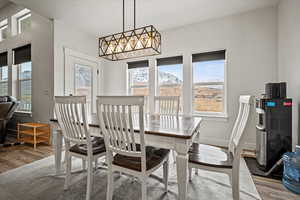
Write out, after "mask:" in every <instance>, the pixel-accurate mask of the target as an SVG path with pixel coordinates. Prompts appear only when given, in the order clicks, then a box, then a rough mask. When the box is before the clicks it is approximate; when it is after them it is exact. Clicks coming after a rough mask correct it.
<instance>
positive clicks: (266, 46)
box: [103, 7, 278, 148]
mask: <svg viewBox="0 0 300 200" xmlns="http://www.w3.org/2000/svg"><path fill="white" fill-rule="evenodd" d="M162 40H163V41H162V55H160V56H159V57H167V56H177V55H183V56H184V59H185V60H189V58H190V56H191V54H192V53H200V52H207V51H214V50H220V49H226V50H227V72H228V76H227V79H228V98H227V101H228V116H229V118H228V119H215V118H205V121H204V123H203V126H202V127H203V128H202V133H201V139H202V141H203V142H204V143H214V144H219V145H226V144H227V141H228V139H229V135H230V131H231V128H232V126H233V122H234V119H235V116H236V114H237V109H238V96H239V95H241V94H251V95H256V96H259V95H260V94H261V93H263V92H264V85H265V83H266V82H272V81H276V80H277V76H278V74H277V8H276V7H270V8H264V9H259V10H255V11H251V12H247V13H243V14H238V15H234V16H229V17H225V18H221V19H216V20H210V21H206V22H201V23H199V24H193V25H189V26H185V27H181V28H177V29H174V30H168V31H165V32H162ZM154 58H155V57H151V58H150V59H154ZM126 62H127V61H126ZM126 62H110V61H105V62H103V66H104V84H105V87H104V93H105V94H126V84H127V83H126ZM191 67H192V66H191V63H190V62H184V73H188V72H189V71H190V70H191ZM185 81H186V80H185ZM187 81H188V80H187ZM187 94H190V95H189V96H191V92H188V93H187ZM187 99H190V98H187ZM184 105H185V107H187V106H189V105H191V102H185V103H184ZM185 110H186V111H188V110H189V109H187V108H186V109H185ZM187 114H188V113H187ZM255 123H256V122H255V114H254V110H253V111H252V115H251V117H250V122H249V124H248V127H247V130H246V135H247V136H246V137H247V148H254V147H255Z"/></svg>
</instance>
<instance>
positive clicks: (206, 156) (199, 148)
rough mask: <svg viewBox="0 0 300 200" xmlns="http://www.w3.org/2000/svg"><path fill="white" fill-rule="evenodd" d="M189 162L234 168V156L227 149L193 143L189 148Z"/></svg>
mask: <svg viewBox="0 0 300 200" xmlns="http://www.w3.org/2000/svg"><path fill="white" fill-rule="evenodd" d="M189 162H190V163H194V164H199V165H205V166H210V167H219V168H232V162H233V156H232V154H231V153H230V152H229V151H227V149H223V148H219V147H215V146H210V145H205V144H198V143H193V145H192V146H191V148H190V150H189Z"/></svg>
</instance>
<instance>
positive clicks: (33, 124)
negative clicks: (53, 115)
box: [18, 122, 49, 128]
mask: <svg viewBox="0 0 300 200" xmlns="http://www.w3.org/2000/svg"><path fill="white" fill-rule="evenodd" d="M18 125H19V126H24V127H30V128H42V127H48V126H49V124H43V123H35V122H26V123H19V124H18Z"/></svg>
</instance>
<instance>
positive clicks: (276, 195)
mask: <svg viewBox="0 0 300 200" xmlns="http://www.w3.org/2000/svg"><path fill="white" fill-rule="evenodd" d="M253 180H254V183H255V185H256V188H257V191H258V192H259V194H260V196H261V197H262V199H263V200H299V199H300V195H297V194H294V193H292V192H291V191H289V190H288V189H286V188H285V187H284V186H283V185H282V183H281V181H279V180H274V179H269V178H264V177H258V176H253Z"/></svg>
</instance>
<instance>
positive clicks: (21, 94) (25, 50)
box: [13, 44, 32, 112]
mask: <svg viewBox="0 0 300 200" xmlns="http://www.w3.org/2000/svg"><path fill="white" fill-rule="evenodd" d="M13 53H14V65H15V66H17V71H18V97H17V98H18V100H19V101H20V106H19V111H25V112H31V109H32V105H31V102H32V93H31V91H32V88H31V83H32V81H31V79H32V63H31V45H30V44H29V45H25V46H22V47H18V48H16V49H14V50H13Z"/></svg>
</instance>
